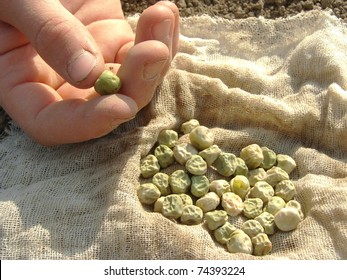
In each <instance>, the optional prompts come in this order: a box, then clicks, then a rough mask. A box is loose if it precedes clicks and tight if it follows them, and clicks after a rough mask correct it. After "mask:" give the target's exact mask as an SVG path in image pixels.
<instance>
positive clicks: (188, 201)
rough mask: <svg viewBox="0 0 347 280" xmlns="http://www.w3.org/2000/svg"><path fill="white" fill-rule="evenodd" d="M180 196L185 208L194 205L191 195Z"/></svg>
mask: <svg viewBox="0 0 347 280" xmlns="http://www.w3.org/2000/svg"><path fill="white" fill-rule="evenodd" d="M179 196H180V197H181V199H182V203H183V207H185V206H188V205H193V200H192V198H191V197H190V196H189V195H187V194H185V193H180V194H179Z"/></svg>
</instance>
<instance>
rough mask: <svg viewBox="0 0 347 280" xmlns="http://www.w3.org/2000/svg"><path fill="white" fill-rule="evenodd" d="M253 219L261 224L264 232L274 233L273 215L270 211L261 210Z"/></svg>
mask: <svg viewBox="0 0 347 280" xmlns="http://www.w3.org/2000/svg"><path fill="white" fill-rule="evenodd" d="M254 220H256V221H258V222H259V223H260V224H261V226H262V227H263V228H264V232H265V233H266V234H269V235H271V234H274V233H275V231H276V225H275V217H274V215H272V214H271V213H268V212H263V213H261V214H260V215H259V216H257V217H255V218H254Z"/></svg>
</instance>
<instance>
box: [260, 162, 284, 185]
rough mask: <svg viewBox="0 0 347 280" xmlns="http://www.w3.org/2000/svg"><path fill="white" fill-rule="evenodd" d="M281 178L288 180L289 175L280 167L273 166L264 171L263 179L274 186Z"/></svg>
mask: <svg viewBox="0 0 347 280" xmlns="http://www.w3.org/2000/svg"><path fill="white" fill-rule="evenodd" d="M283 180H289V175H288V173H287V172H285V171H284V170H283V169H282V168H280V167H277V166H273V167H271V168H270V169H269V170H267V171H266V178H265V181H266V182H268V183H269V184H270V185H271V186H273V187H275V186H276V184H278V183H279V182H281V181H283Z"/></svg>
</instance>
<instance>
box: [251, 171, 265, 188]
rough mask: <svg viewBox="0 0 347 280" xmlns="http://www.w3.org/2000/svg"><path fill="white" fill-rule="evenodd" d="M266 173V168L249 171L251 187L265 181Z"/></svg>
mask: <svg viewBox="0 0 347 280" xmlns="http://www.w3.org/2000/svg"><path fill="white" fill-rule="evenodd" d="M265 178H266V171H265V169H264V168H256V169H252V170H249V171H248V181H249V184H250V185H251V186H254V185H255V183H256V182H258V181H264V180H265Z"/></svg>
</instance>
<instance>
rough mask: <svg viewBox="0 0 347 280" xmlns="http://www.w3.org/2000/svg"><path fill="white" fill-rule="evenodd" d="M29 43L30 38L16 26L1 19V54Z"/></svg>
mask: <svg viewBox="0 0 347 280" xmlns="http://www.w3.org/2000/svg"><path fill="white" fill-rule="evenodd" d="M27 43H28V39H27V38H26V37H25V36H24V34H23V33H21V32H19V31H18V30H17V29H16V28H14V27H13V26H11V25H8V24H6V23H4V22H1V21H0V55H3V54H5V53H7V52H8V51H10V50H13V49H16V48H18V47H20V46H22V45H24V44H27Z"/></svg>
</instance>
